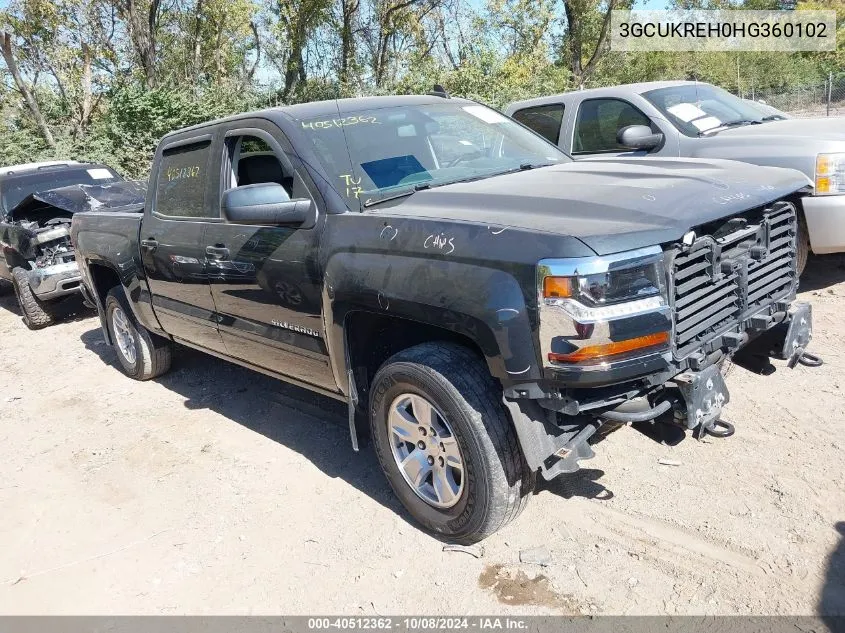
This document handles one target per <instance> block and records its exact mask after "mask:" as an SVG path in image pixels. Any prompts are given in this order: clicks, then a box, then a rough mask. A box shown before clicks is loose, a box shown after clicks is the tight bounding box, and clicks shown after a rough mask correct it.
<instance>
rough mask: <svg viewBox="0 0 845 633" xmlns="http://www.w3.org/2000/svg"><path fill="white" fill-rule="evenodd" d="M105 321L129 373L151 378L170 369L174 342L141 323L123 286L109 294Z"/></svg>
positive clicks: (126, 371)
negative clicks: (127, 298) (152, 331)
mask: <svg viewBox="0 0 845 633" xmlns="http://www.w3.org/2000/svg"><path fill="white" fill-rule="evenodd" d="M106 323H107V325H108V328H109V335H110V336H111V340H112V343H113V344H114V348H115V352H117V359H118V361H120V365H121V366H122V367H123V371H124V373H126V375H127V376H129V377H130V378H134V379H135V380H149V379H151V378H155V377H156V376H161V375H162V374H163V373H165V372H166V371H167V370H168V369H170V363H171V360H172V357H173V352H172V349H173V345H172V343H171V342H170V341H169V340H167V339H166V338H162V337H160V336H157V335H155V334H152V333H151V332H149V331H148V330H147V329H146V328H145V327H144V326H143V325H141V324H140V323H138V321H137V320H136V319H135V315H134V314H133V313H132V310H131V309H130V307H129V302H128V301H127V300H126V294H125V293H124V292H123V288H121V287H120V286H116V287H114V288H112V289H111V290H109V293H108V295H106Z"/></svg>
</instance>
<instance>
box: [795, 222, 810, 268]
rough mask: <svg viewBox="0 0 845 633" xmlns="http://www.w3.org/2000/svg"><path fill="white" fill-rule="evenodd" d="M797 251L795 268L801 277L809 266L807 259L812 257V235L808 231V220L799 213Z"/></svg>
mask: <svg viewBox="0 0 845 633" xmlns="http://www.w3.org/2000/svg"><path fill="white" fill-rule="evenodd" d="M797 240H798V244H797V252H796V254H795V268H796V271H797V272H798V276H799V277H800V276H801V275H802V274H803V273H804V269H805V268H806V267H807V259H808V258H809V257H810V235H809V233H808V231H807V221H806V220H805V219H804V214H803V213H799V214H798V236H797Z"/></svg>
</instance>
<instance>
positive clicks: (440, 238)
mask: <svg viewBox="0 0 845 633" xmlns="http://www.w3.org/2000/svg"><path fill="white" fill-rule="evenodd" d="M423 248H436V249H437V250H440V251H444V253H443V254H444V255H449V254H451V253H454V252H455V238H454V237H449V236H447V235H446V234H445V233H432V234H431V235H429V236H428V237H427V238H425V242H423ZM447 249H448V250H447Z"/></svg>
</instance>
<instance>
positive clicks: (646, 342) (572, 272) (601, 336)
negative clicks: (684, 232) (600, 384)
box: [538, 247, 671, 363]
mask: <svg viewBox="0 0 845 633" xmlns="http://www.w3.org/2000/svg"><path fill="white" fill-rule="evenodd" d="M539 277H540V279H538V281H539V282H540V283H539V290H540V297H539V300H540V335H541V339H542V342H543V352H544V356H545V357H546V359H548V360H549V361H552V362H553V363H579V362H585V361H593V362H597V361H598V362H604V361H605V360H607V359H608V358H609V357H615V358H621V357H623V356H625V355H627V356H630V355H635V354H642V353H644V352H646V351H655V350H657V349H659V348H665V347H666V346H667V345H668V343H669V339H670V331H671V319H670V316H669V306H668V301H667V298H666V284H665V278H666V275H665V271H664V268H663V252H662V251H661V250H660V248H658V247H652V248H647V249H641V250H638V251H632V252H629V253H620V254H617V255H613V256H610V257H596V258H579V259H571V260H544V261H543V262H540V268H539Z"/></svg>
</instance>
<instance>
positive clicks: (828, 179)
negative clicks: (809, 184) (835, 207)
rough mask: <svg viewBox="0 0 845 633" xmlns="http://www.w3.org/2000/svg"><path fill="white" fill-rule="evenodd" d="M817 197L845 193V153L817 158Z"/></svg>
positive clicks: (820, 155)
mask: <svg viewBox="0 0 845 633" xmlns="http://www.w3.org/2000/svg"><path fill="white" fill-rule="evenodd" d="M815 193H816V195H827V194H834V193H845V153H839V154H819V155H818V156H816V192H815Z"/></svg>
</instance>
